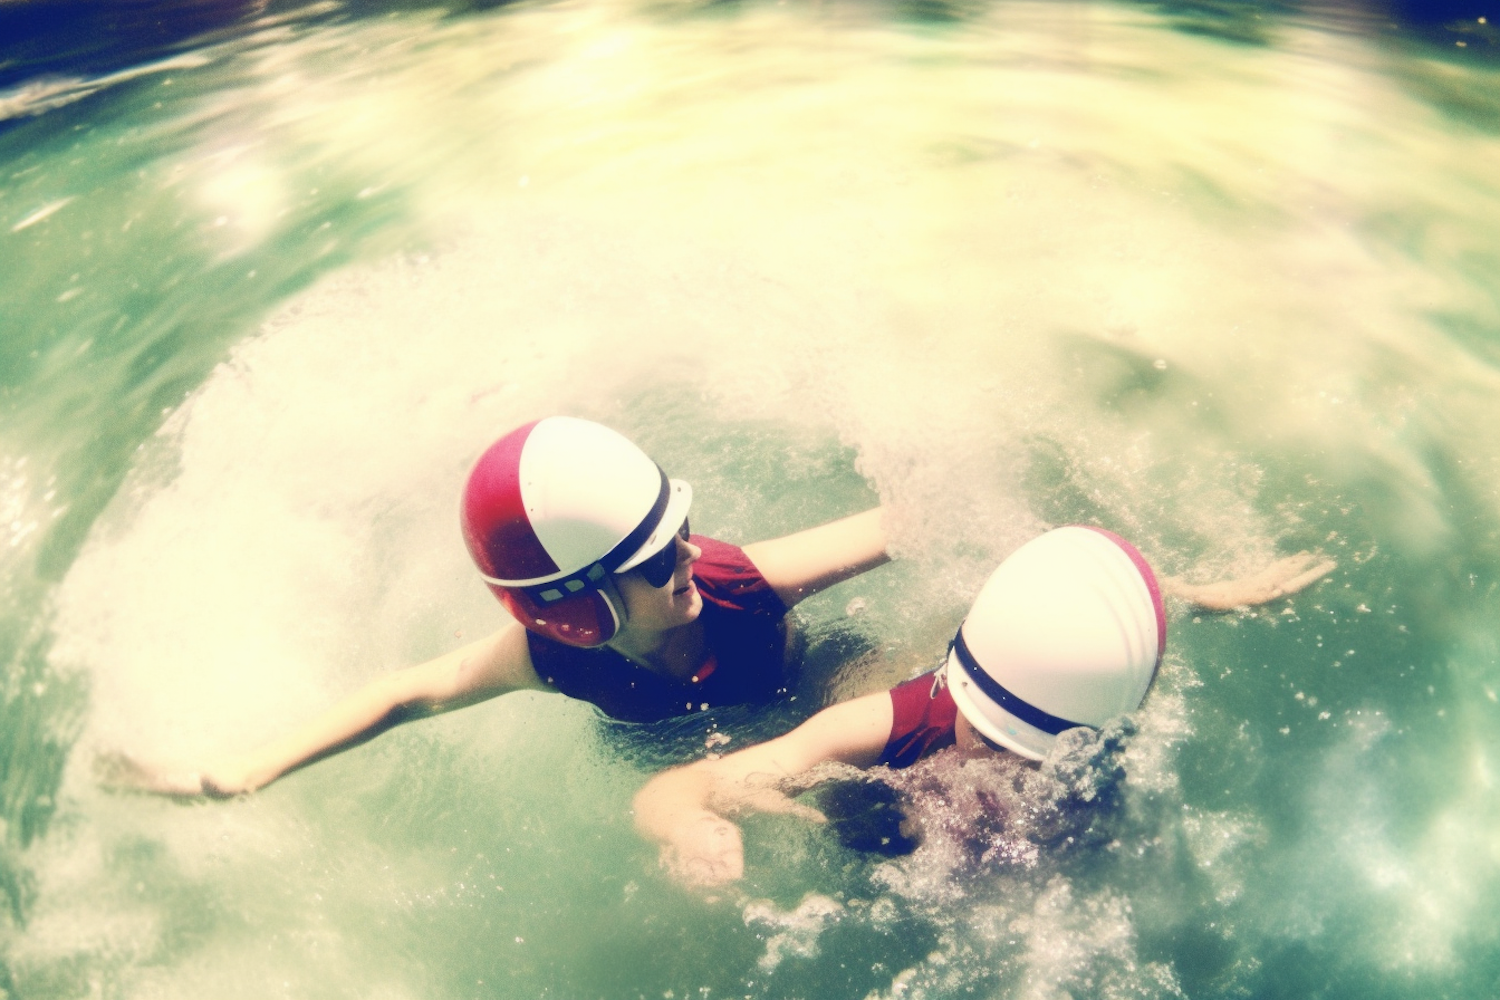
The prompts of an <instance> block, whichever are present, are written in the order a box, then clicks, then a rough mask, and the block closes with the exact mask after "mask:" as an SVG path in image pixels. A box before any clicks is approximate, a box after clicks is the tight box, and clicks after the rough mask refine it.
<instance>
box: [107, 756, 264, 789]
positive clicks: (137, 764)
mask: <svg viewBox="0 0 1500 1000" xmlns="http://www.w3.org/2000/svg"><path fill="white" fill-rule="evenodd" d="M94 778H95V780H97V781H98V782H99V784H100V785H102V786H104V787H105V788H108V789H110V790H111V791H119V792H143V793H146V794H149V795H163V796H166V797H168V798H178V799H197V798H213V799H227V798H233V797H234V796H236V795H243V794H244V793H246V792H248V791H251V790H252V789H251V787H250V783H249V781H248V780H247V779H246V777H245V775H244V774H243V772H242V771H241V770H240V769H238V768H236V767H234V766H233V765H232V764H229V763H227V762H226V763H221V764H218V765H216V766H214V767H212V768H210V769H209V770H206V771H198V770H191V769H189V768H182V767H170V766H162V765H156V764H150V763H147V762H145V761H142V760H140V759H139V758H136V757H133V756H131V755H130V754H127V753H121V752H120V751H108V752H104V753H99V754H97V755H95V757H94Z"/></svg>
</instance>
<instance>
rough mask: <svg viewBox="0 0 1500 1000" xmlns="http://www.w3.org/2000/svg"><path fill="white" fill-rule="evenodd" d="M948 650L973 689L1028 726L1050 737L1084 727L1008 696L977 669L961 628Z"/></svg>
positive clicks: (988, 676)
mask: <svg viewBox="0 0 1500 1000" xmlns="http://www.w3.org/2000/svg"><path fill="white" fill-rule="evenodd" d="M950 648H952V650H953V652H954V653H955V654H956V655H957V656H958V665H959V666H961V667H963V670H964V674H965V675H967V676H968V678H969V680H971V681H973V682H974V686H975V687H977V688H979V690H981V691H983V692H984V693H985V695H986V696H988V697H989V699H990V701H993V702H995V703H996V704H998V705H999V706H1000V707H1001V708H1003V709H1005V710H1006V711H1007V712H1009V713H1010V714H1011V715H1014V716H1015V717H1016V718H1018V719H1020V720H1021V721H1022V722H1025V723H1026V724H1027V725H1029V726H1033V727H1035V728H1037V729H1040V730H1041V731H1042V732H1044V733H1046V734H1048V735H1049V736H1056V735H1057V734H1058V733H1060V732H1062V731H1063V730H1065V729H1074V728H1076V727H1078V726H1081V725H1083V723H1081V722H1069V721H1068V720H1067V719H1063V718H1059V717H1058V716H1056V715H1051V714H1049V713H1047V712H1044V711H1042V710H1041V709H1040V708H1037V707H1036V706H1035V705H1033V704H1032V703H1031V702H1029V701H1027V700H1026V699H1024V698H1022V697H1021V696H1020V695H1017V694H1013V693H1011V692H1010V691H1008V690H1007V689H1006V688H1005V686H1004V685H1003V684H1001V683H1000V682H999V681H997V680H995V678H993V677H991V676H990V675H989V674H988V673H987V672H986V671H985V669H984V668H983V667H981V666H980V665H979V661H978V660H976V659H974V654H973V653H971V652H969V645H968V643H966V642H964V630H963V626H961V625H960V626H959V629H958V633H957V634H956V635H954V636H953V643H952V646H951V647H950Z"/></svg>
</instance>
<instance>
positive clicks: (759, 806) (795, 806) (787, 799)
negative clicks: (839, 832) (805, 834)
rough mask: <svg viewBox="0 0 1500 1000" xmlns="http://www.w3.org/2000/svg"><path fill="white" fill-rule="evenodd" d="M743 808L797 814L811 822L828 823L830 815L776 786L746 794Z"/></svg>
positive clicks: (786, 814) (783, 814)
mask: <svg viewBox="0 0 1500 1000" xmlns="http://www.w3.org/2000/svg"><path fill="white" fill-rule="evenodd" d="M742 808H745V809H747V810H754V811H756V812H763V813H776V814H778V815H781V816H795V817H797V818H798V819H805V820H807V821H808V822H809V823H827V822H828V817H827V816H824V815H823V814H822V813H821V812H819V811H818V810H816V809H814V808H813V807H812V806H809V805H804V804H803V803H801V802H798V801H797V800H796V799H794V798H792V797H791V796H789V795H786V794H783V793H782V792H781V791H779V790H777V789H775V788H759V789H756V790H754V791H753V792H751V793H749V794H748V795H746V796H745V798H744V800H743V803H742Z"/></svg>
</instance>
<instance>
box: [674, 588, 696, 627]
mask: <svg viewBox="0 0 1500 1000" xmlns="http://www.w3.org/2000/svg"><path fill="white" fill-rule="evenodd" d="M672 603H674V604H676V605H677V607H678V609H679V610H680V611H681V613H682V617H683V621H689V622H690V621H693V620H694V619H696V618H697V617H698V615H699V614H701V613H702V612H703V595H702V594H700V593H698V587H697V586H696V585H695V584H693V583H692V581H689V582H688V585H687V588H686V589H685V590H683V591H681V592H679V593H674V594H673V595H672Z"/></svg>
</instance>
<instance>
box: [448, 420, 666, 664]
mask: <svg viewBox="0 0 1500 1000" xmlns="http://www.w3.org/2000/svg"><path fill="white" fill-rule="evenodd" d="M692 499H693V490H692V487H690V486H689V485H688V484H687V483H684V482H682V481H681V480H677V479H671V480H669V479H668V478H667V475H666V473H664V472H663V471H662V470H661V467H660V466H658V465H657V464H656V463H655V462H653V461H651V459H650V458H648V457H647V456H646V453H645V452H643V451H641V449H639V448H637V447H636V446H635V445H634V444H632V443H631V442H630V441H628V440H626V438H625V437H623V436H622V435H620V434H619V433H617V432H616V431H612V430H610V429H609V428H608V427H605V426H603V425H601V424H596V423H594V422H592V421H589V420H579V419H577V418H576V417H547V418H546V419H544V420H537V421H534V422H532V423H529V424H526V425H525V426H522V427H518V428H516V429H515V430H513V431H511V432H510V433H509V434H507V435H505V436H504V437H502V438H501V439H500V440H498V441H496V442H495V443H494V444H492V445H490V447H489V449H488V450H487V451H485V453H484V454H483V455H481V456H480V457H479V461H478V462H476V463H475V465H474V469H473V471H472V472H470V473H469V481H468V485H467V486H465V487H464V499H463V509H462V512H461V521H462V525H463V533H464V541H465V542H466V543H467V544H468V546H469V554H470V555H471V556H473V557H474V562H475V564H476V565H477V566H478V567H479V573H480V575H481V576H482V577H483V578H484V582H485V583H487V584H489V588H490V590H491V591H493V592H494V594H495V596H496V597H498V598H499V599H500V603H502V604H504V605H505V607H506V609H507V610H508V611H510V613H511V614H512V615H514V616H515V618H516V620H517V621H519V622H520V623H521V624H522V625H524V626H526V627H527V628H528V629H531V630H532V631H533V632H537V633H540V634H541V635H544V636H547V637H548V638H550V639H556V640H557V641H558V642H564V643H567V644H568V645H571V646H600V645H603V644H604V643H606V642H608V641H609V640H610V639H611V638H613V637H614V635H615V633H616V632H617V631H619V628H620V625H621V623H622V622H623V621H624V617H625V616H624V607H623V605H622V603H621V602H620V598H619V593H618V592H617V591H616V590H615V588H614V585H613V583H611V581H610V576H611V575H612V574H614V573H623V572H626V571H628V570H630V569H632V568H634V567H635V566H637V565H639V564H640V563H641V562H642V561H644V560H645V559H647V558H649V557H651V556H652V555H655V554H656V553H657V552H660V551H661V550H662V549H664V548H665V547H666V546H667V545H669V544H672V538H673V536H674V535H675V534H676V532H677V529H678V528H679V527H680V526H681V525H682V523H683V522H684V520H685V519H686V518H687V510H688V506H689V505H690V504H691V503H692Z"/></svg>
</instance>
